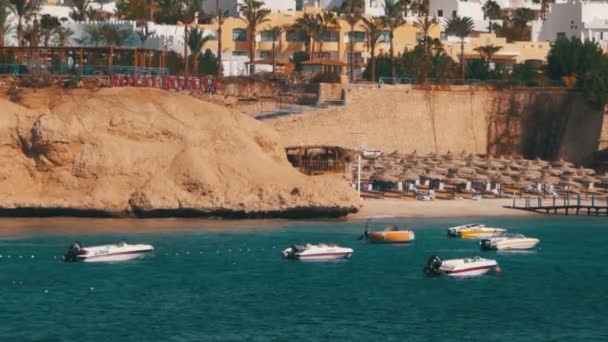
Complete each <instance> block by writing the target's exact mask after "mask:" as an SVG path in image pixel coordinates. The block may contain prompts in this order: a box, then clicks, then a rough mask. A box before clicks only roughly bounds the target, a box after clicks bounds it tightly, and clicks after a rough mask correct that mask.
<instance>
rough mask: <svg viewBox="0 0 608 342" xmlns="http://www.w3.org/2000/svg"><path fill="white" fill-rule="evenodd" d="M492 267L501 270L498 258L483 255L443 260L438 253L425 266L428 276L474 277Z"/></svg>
mask: <svg viewBox="0 0 608 342" xmlns="http://www.w3.org/2000/svg"><path fill="white" fill-rule="evenodd" d="M491 269H494V270H495V271H496V272H500V268H499V267H498V263H497V262H496V260H492V259H484V258H481V257H473V258H464V259H451V260H441V258H440V257H439V256H437V255H433V256H432V257H430V258H429V260H428V261H427V263H426V266H425V267H424V273H425V274H426V275H428V276H436V275H442V274H445V275H448V276H451V277H472V276H479V275H482V274H486V273H487V272H488V271H490V270H491Z"/></svg>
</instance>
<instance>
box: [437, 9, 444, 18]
mask: <svg viewBox="0 0 608 342" xmlns="http://www.w3.org/2000/svg"><path fill="white" fill-rule="evenodd" d="M437 16H438V17H439V18H442V17H443V10H437Z"/></svg>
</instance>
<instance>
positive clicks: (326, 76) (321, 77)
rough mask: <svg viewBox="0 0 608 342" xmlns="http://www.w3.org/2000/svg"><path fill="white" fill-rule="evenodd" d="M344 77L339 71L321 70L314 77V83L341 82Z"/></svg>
mask: <svg viewBox="0 0 608 342" xmlns="http://www.w3.org/2000/svg"><path fill="white" fill-rule="evenodd" d="M340 82H342V79H341V78H340V74H338V73H337V72H319V73H317V74H316V75H315V77H313V78H312V83H340Z"/></svg>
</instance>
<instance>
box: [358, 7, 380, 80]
mask: <svg viewBox="0 0 608 342" xmlns="http://www.w3.org/2000/svg"><path fill="white" fill-rule="evenodd" d="M363 26H364V27H365V32H366V33H367V47H368V48H369V53H370V57H369V59H370V64H371V68H372V70H371V75H372V82H376V46H377V45H378V41H379V40H380V37H382V32H384V23H382V20H380V19H378V18H371V19H368V18H363Z"/></svg>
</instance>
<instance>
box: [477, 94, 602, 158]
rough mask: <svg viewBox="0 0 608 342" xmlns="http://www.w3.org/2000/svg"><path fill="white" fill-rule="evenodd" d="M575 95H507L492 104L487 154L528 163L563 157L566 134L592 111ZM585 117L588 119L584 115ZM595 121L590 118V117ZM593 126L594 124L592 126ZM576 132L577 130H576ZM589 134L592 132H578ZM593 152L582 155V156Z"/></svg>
mask: <svg viewBox="0 0 608 342" xmlns="http://www.w3.org/2000/svg"><path fill="white" fill-rule="evenodd" d="M579 99H580V94H578V93H575V92H546V91H545V92H541V91H526V92H523V91H522V92H518V91H513V92H504V93H499V94H497V96H496V97H495V99H494V102H493V103H492V109H491V112H490V114H489V120H488V132H487V135H488V136H487V138H488V151H487V152H488V153H490V154H496V155H503V154H522V155H523V156H524V157H525V158H527V159H534V158H537V157H538V158H541V159H545V160H554V159H557V158H560V157H564V158H566V159H573V158H574V156H572V155H562V154H564V152H563V151H562V150H563V146H564V144H568V143H571V142H568V141H566V140H567V139H566V132H567V130H568V129H569V127H570V126H572V122H570V120H577V119H576V118H575V116H576V115H577V114H580V113H579V112H587V111H591V110H590V108H587V107H586V106H584V105H582V104H583V103H582V102H581V101H578V100H579ZM583 117H585V116H584V115H583ZM588 119H589V120H592V118H591V117H588ZM591 124H593V123H591ZM574 129H576V128H574ZM579 133H580V134H589V132H579ZM592 153H593V151H579V153H577V154H579V155H583V156H584V155H587V154H592Z"/></svg>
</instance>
